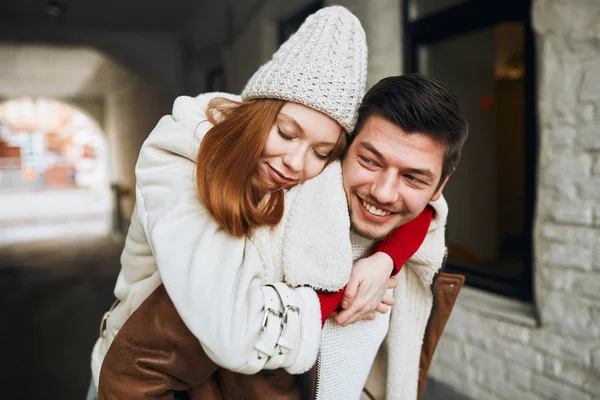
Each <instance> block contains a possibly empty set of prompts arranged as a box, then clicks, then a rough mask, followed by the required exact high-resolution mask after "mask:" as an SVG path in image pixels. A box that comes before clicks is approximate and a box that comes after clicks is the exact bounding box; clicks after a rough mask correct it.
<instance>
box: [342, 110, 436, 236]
mask: <svg viewBox="0 0 600 400" xmlns="http://www.w3.org/2000/svg"><path fill="white" fill-rule="evenodd" d="M444 152H445V146H444V144H443V143H440V142H438V141H435V140H433V139H432V138H430V137H429V136H426V135H423V134H419V133H413V134H410V135H408V134H406V133H405V132H404V131H403V130H402V129H401V128H400V127H398V126H397V125H395V124H393V123H391V122H389V121H388V120H386V119H385V118H383V117H380V116H378V115H373V116H370V117H369V118H368V119H367V120H366V121H365V124H364V125H363V127H362V129H361V130H360V132H357V137H356V138H355V139H354V142H353V143H352V145H351V146H350V148H349V149H348V152H347V154H346V157H345V158H344V161H343V163H342V166H343V179H344V190H345V192H346V197H347V198H348V208H349V210H350V219H351V222H352V228H353V230H354V231H355V232H357V233H358V234H360V235H362V236H365V237H368V238H371V239H381V238H383V237H385V236H387V235H388V234H390V233H391V232H392V231H393V230H394V229H395V228H397V227H398V226H400V225H403V224H405V223H407V222H409V221H410V220H412V219H414V218H415V217H417V216H418V215H419V214H420V213H421V212H422V211H423V209H424V208H425V206H427V203H429V201H430V200H437V199H439V198H440V196H441V194H442V190H443V189H444V186H445V184H446V182H447V180H448V178H446V179H445V180H444V182H443V183H442V184H441V185H439V188H438V184H439V182H440V178H441V174H442V163H443V160H444Z"/></svg>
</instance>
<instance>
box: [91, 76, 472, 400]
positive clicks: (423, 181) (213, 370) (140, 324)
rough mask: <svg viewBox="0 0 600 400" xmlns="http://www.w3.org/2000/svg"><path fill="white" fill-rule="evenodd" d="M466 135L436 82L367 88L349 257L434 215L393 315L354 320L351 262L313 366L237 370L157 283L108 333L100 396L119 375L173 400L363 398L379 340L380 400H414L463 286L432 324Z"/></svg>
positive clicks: (359, 309)
mask: <svg viewBox="0 0 600 400" xmlns="http://www.w3.org/2000/svg"><path fill="white" fill-rule="evenodd" d="M466 137H467V124H466V122H465V121H464V119H463V118H462V117H461V115H460V108H459V105H458V100H457V98H456V96H454V95H453V94H452V93H451V92H450V91H448V90H447V89H446V88H445V87H444V86H443V85H441V84H440V83H438V82H436V81H434V80H431V79H429V78H426V77H424V76H421V75H416V74H412V75H404V76H400V77H390V78H386V79H384V80H382V81H380V82H379V83H378V84H376V85H375V86H374V87H373V88H371V89H370V90H369V92H368V93H367V94H366V95H365V97H364V100H363V103H362V106H361V108H360V110H359V116H358V122H357V125H356V132H355V135H354V136H353V140H352V143H351V144H350V146H349V148H348V150H347V153H346V154H345V156H344V159H343V162H342V172H343V186H344V191H345V193H346V197H347V201H348V209H349V211H350V220H351V226H352V232H351V237H352V245H353V253H354V254H353V256H354V259H358V258H361V257H364V256H365V255H366V254H368V252H369V249H371V248H372V247H373V245H375V244H376V243H377V242H378V241H380V240H381V239H383V238H386V237H387V236H388V235H390V234H392V232H395V231H396V232H397V231H399V230H400V229H401V228H400V227H402V226H406V225H407V224H408V223H409V222H411V221H415V220H416V219H417V218H418V217H419V216H421V215H423V214H424V213H430V214H429V215H431V213H432V212H433V219H432V221H431V225H430V227H429V232H428V234H427V236H426V238H425V240H424V242H423V244H422V245H421V247H420V248H419V250H418V251H417V252H416V253H415V254H414V255H413V256H412V257H411V258H410V260H409V261H408V262H407V263H406V265H405V266H404V267H403V269H402V270H401V272H400V274H399V275H398V279H397V280H398V283H399V286H398V288H397V289H396V290H395V292H394V296H395V298H396V305H395V307H394V309H393V311H392V313H391V316H390V314H381V315H378V316H377V318H375V320H374V321H363V322H359V323H354V322H356V321H358V320H359V319H362V318H364V316H365V315H364V313H365V312H367V313H370V312H371V311H372V308H369V307H365V306H364V304H361V303H363V302H364V301H363V296H362V295H361V292H363V291H368V290H369V288H365V287H363V286H362V285H360V282H361V281H362V278H361V276H362V277H364V276H366V274H368V271H367V270H365V268H361V267H360V266H358V265H356V266H355V271H354V272H353V275H352V278H351V281H350V282H349V286H348V290H349V291H350V293H347V296H346V297H345V298H344V300H343V301H342V306H343V307H344V308H346V309H345V310H343V311H341V312H339V313H338V314H336V315H335V316H334V318H333V319H329V320H327V322H326V323H325V325H324V328H323V334H322V339H321V347H320V353H319V359H318V361H317V367H316V368H315V369H313V374H304V375H302V378H298V377H296V376H291V375H289V374H288V373H286V372H285V371H283V370H281V369H278V370H276V371H275V372H273V373H270V372H266V373H263V374H258V375H241V374H236V373H233V372H231V371H226V370H223V369H219V368H218V366H216V364H214V363H213V362H212V360H211V359H210V358H209V357H208V356H207V355H206V353H205V352H204V351H203V349H202V346H200V345H199V343H198V341H197V340H196V339H195V337H194V336H193V335H192V334H191V333H190V332H189V331H188V330H187V329H186V327H185V325H184V324H183V322H182V321H181V319H180V318H179V317H178V315H177V312H176V311H175V309H174V307H173V305H172V303H170V301H169V298H168V296H167V295H166V293H165V292H164V289H163V290H162V291H161V288H159V289H157V292H155V293H154V294H153V295H152V296H150V298H149V299H148V300H147V301H146V302H145V303H144V304H143V305H142V306H141V307H140V309H138V311H136V312H135V313H134V314H133V315H132V316H131V319H132V320H135V321H134V322H133V323H131V324H129V321H128V323H127V324H126V325H124V326H123V328H122V330H121V331H120V333H119V334H118V335H117V337H116V338H115V341H114V342H113V345H112V346H111V349H110V350H109V352H108V354H107V356H106V359H105V361H104V364H103V365H102V373H101V376H100V388H101V391H100V398H101V399H102V398H103V396H104V395H103V391H102V386H103V383H104V384H105V385H107V386H108V385H115V382H118V380H119V379H121V378H123V377H127V380H126V381H127V382H128V386H127V387H121V388H120V389H119V390H120V395H121V396H125V397H127V398H147V397H149V395H139V392H136V390H138V389H139V387H137V388H136V387H135V384H141V385H145V386H143V387H144V388H146V387H148V388H150V387H151V388H152V390H153V392H152V393H153V394H152V397H153V398H169V396H172V394H170V393H171V392H170V390H171V389H174V390H188V393H189V394H190V396H191V397H192V398H194V399H195V398H198V399H200V398H203V399H213V398H215V399H216V398H225V399H229V398H239V397H240V396H244V397H245V398H257V399H258V398H267V399H268V398H290V399H291V398H298V397H299V396H301V395H302V393H304V394H305V395H307V397H310V398H318V399H339V398H344V399H346V398H358V397H359V396H360V391H361V389H362V387H363V385H364V383H365V381H366V379H367V375H368V372H369V369H370V367H371V364H372V362H373V358H374V357H375V354H376V352H377V350H378V348H379V347H380V345H381V343H382V342H383V340H384V338H386V339H387V340H386V342H387V343H388V353H389V354H388V356H387V358H388V360H387V371H388V374H387V384H386V387H387V397H388V398H394V399H396V398H397V399H403V400H404V399H411V400H412V399H414V398H416V396H417V392H418V390H419V389H418V387H417V386H418V383H419V371H421V372H424V373H425V374H426V372H427V368H428V361H430V359H431V355H432V352H433V348H435V344H436V342H437V338H439V335H440V334H441V331H442V329H443V325H444V323H445V319H444V318H447V316H448V314H449V311H450V308H451V303H452V302H453V299H454V298H455V296H456V294H457V291H456V289H457V288H458V287H459V286H460V284H462V281H461V280H460V279H459V280H454V281H452V283H450V284H448V285H447V287H448V288H451V287H452V285H454V291H453V292H452V293H449V295H448V296H444V297H442V298H440V302H441V303H443V304H444V305H445V306H447V307H446V308H445V310H442V311H445V313H444V315H442V317H443V318H442V320H441V322H438V321H437V319H436V318H434V316H432V318H431V321H430V315H431V313H432V305H433V294H432V291H431V288H430V287H431V285H432V284H433V280H434V276H435V275H436V273H437V272H438V271H439V269H440V267H441V265H442V263H443V258H444V255H445V244H444V226H445V222H446V215H447V206H446V204H445V201H444V200H443V198H442V197H441V194H442V191H443V189H444V187H445V185H446V183H447V182H448V179H449V178H450V176H451V175H452V173H453V172H454V170H455V168H456V166H457V164H458V161H459V159H460V153H461V149H462V146H463V144H464V142H465V140H466ZM395 237H396V236H395V235H392V236H391V237H390V239H388V240H386V241H385V242H387V245H388V246H395V247H402V246H403V245H404V243H403V242H394V238H395ZM396 267H398V268H399V267H400V266H399V265H397V266H396ZM438 281H439V280H438ZM357 282H358V283H359V284H357ZM356 288H358V293H356ZM384 289H385V288H384ZM354 296H356V298H354ZM448 300H450V301H449V302H448ZM345 302H347V303H348V304H346V303H345ZM438 309H439V308H438ZM284 314H285V313H284ZM265 315H266V314H265ZM428 321H429V324H428ZM286 323H287V320H286V319H285V317H283V318H281V329H280V333H279V335H280V337H283V336H284V334H283V332H285V330H286ZM128 324H129V325H128ZM348 324H351V325H348ZM344 325H345V327H343V326H344ZM132 326H134V327H137V328H135V329H132V328H131V327H132ZM265 326H266V325H265ZM426 328H427V329H428V332H427V334H426V332H425V331H426ZM136 329H137V330H136ZM140 329H141V330H142V331H140ZM268 329H272V328H270V327H269V328H268ZM432 330H436V331H435V332H433V333H432ZM144 335H146V338H144V337H143V336H144ZM147 337H151V339H150V340H148V339H147ZM140 338H141V340H140ZM288 338H289V336H288ZM154 339H155V340H154ZM152 340H154V341H152ZM423 342H424V346H423V348H422V346H421V344H422V343H423ZM115 343H116V344H115ZM268 352H270V350H269V351H268ZM271 354H272V352H271ZM140 360H142V361H143V362H141V363H140V362H139V361H140ZM420 362H421V365H420ZM315 373H316V380H315V379H314V378H315V375H314V374H315ZM132 377H134V378H135V379H133V380H132V379H131V378H132ZM311 378H312V379H311ZM299 379H301V381H299ZM421 382H422V379H421ZM165 389H166V390H165ZM128 390H129V391H128ZM146 392H147V391H146ZM136 396H137V397H136ZM286 396H287V397H286ZM104 397H105V398H110V395H107V396H104ZM171 398H172V397H171Z"/></svg>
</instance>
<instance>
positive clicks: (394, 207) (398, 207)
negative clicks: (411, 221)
mask: <svg viewBox="0 0 600 400" xmlns="http://www.w3.org/2000/svg"><path fill="white" fill-rule="evenodd" d="M353 192H354V194H355V195H356V196H358V197H359V198H361V199H362V200H365V201H367V202H368V203H371V204H373V205H374V206H375V207H377V208H379V209H382V210H387V211H391V212H393V213H395V214H399V215H401V216H403V217H406V216H407V215H409V214H410V211H409V210H408V209H407V208H406V207H403V206H402V204H393V203H388V204H382V203H380V202H379V201H378V200H377V199H376V198H375V197H373V196H372V195H371V194H370V193H363V192H358V191H356V190H355V191H353Z"/></svg>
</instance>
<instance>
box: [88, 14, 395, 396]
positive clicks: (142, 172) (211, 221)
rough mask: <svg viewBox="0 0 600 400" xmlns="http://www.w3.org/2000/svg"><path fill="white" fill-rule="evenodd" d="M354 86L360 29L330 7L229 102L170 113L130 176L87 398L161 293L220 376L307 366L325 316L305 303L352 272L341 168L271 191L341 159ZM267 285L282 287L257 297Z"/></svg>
mask: <svg viewBox="0 0 600 400" xmlns="http://www.w3.org/2000/svg"><path fill="white" fill-rule="evenodd" d="M365 80H366V41H365V38H364V32H363V30H362V27H361V26H360V23H359V22H358V20H357V19H356V18H355V17H354V16H353V15H352V14H351V13H349V12H348V11H347V10H345V9H344V8H342V7H329V8H326V9H323V10H321V11H319V12H318V13H316V14H315V15H313V16H311V17H309V18H308V19H307V21H306V22H305V24H303V26H302V27H301V28H300V29H299V31H298V32H297V33H296V34H295V35H294V36H292V38H291V39H290V40H288V42H286V43H284V44H283V45H282V47H281V48H280V50H279V51H278V52H277V53H276V54H275V55H274V57H273V59H272V60H271V61H270V62H269V63H267V64H266V65H264V66H263V67H261V69H260V70H259V71H258V72H257V73H256V74H255V75H254V76H253V77H252V78H251V80H250V81H249V83H248V85H247V86H246V88H245V89H244V92H243V93H242V97H241V100H242V102H241V103H235V101H236V100H237V99H236V98H235V97H232V96H229V95H225V94H217V95H210V94H209V95H203V96H200V97H198V98H196V99H192V98H179V99H178V100H177V101H176V102H175V105H174V108H173V115H172V116H166V117H163V119H161V121H160V122H159V123H158V125H157V127H156V128H155V130H154V131H153V132H152V133H151V134H150V136H149V138H148V139H147V141H146V142H145V143H144V145H143V147H142V150H141V152H140V158H139V160H138V163H137V165H136V178H137V185H136V207H135V211H134V216H133V218H132V224H131V227H130V230H129V233H128V236H127V240H126V245H125V249H124V251H123V255H122V258H121V261H122V264H123V265H122V270H121V273H120V274H119V278H118V281H117V285H116V288H115V295H116V297H117V298H118V299H119V300H120V303H119V304H118V305H117V306H116V307H115V308H114V310H112V312H111V313H110V316H109V317H108V319H107V321H106V329H104V330H102V334H101V338H100V339H99V340H98V341H97V343H96V345H95V347H94V351H93V355H92V370H93V377H94V383H95V385H94V386H96V387H97V385H98V379H99V372H100V367H101V365H102V360H103V357H104V355H105V354H106V352H107V350H108V348H109V346H110V344H111V342H112V340H113V338H114V337H115V335H116V334H117V332H118V331H119V329H120V328H121V327H122V326H123V324H124V323H125V321H126V320H127V318H128V317H129V315H131V313H132V312H133V311H135V310H136V309H137V308H138V306H139V305H140V304H141V303H142V302H143V301H144V299H145V298H146V297H148V295H149V294H150V293H151V292H152V291H153V290H154V289H156V288H157V287H158V286H159V285H160V284H161V283H163V284H164V287H165V288H166V291H167V292H168V293H169V296H170V297H171V300H172V301H173V303H174V305H175V307H176V309H177V311H178V313H179V315H180V316H181V318H182V319H183V320H184V321H185V324H186V325H187V327H188V328H189V329H190V331H191V332H193V333H194V335H195V336H196V337H197V338H198V339H199V340H200V342H201V344H202V347H203V348H204V350H205V351H206V353H207V354H208V355H209V356H210V358H211V359H212V360H213V361H214V362H216V363H217V364H218V365H220V366H221V367H224V368H227V369H229V370H232V371H236V372H243V373H247V374H252V373H256V372H257V371H259V370H261V369H263V368H267V369H275V368H279V367H283V368H286V370H288V371H289V372H291V373H300V372H304V371H306V370H308V369H309V368H310V367H311V366H312V365H313V364H314V362H315V359H316V354H317V351H318V346H319V336H320V332H319V328H320V325H321V323H322V318H325V316H326V315H325V314H326V313H321V308H322V305H323V304H322V303H321V302H320V301H319V298H318V297H317V295H316V293H315V290H323V291H328V292H336V291H338V290H340V289H341V288H342V287H343V286H344V285H345V283H346V282H347V281H348V278H349V276H350V272H351V267H352V256H351V254H352V251H351V248H350V243H349V240H348V230H349V224H348V217H347V209H346V200H345V197H344V194H343V191H342V190H340V191H335V190H334V191H332V193H329V192H326V193H325V192H324V190H327V189H328V188H331V187H338V188H340V189H341V181H340V167H339V164H338V163H333V164H332V165H330V166H329V167H328V168H327V170H326V171H325V173H323V174H321V175H319V176H318V177H316V178H315V179H312V180H310V181H307V182H306V183H304V184H303V185H300V186H296V187H294V188H293V189H291V190H289V191H288V190H285V191H284V190H279V189H281V188H289V187H291V186H294V185H297V184H298V183H301V182H304V181H306V180H307V179H310V178H313V177H315V176H316V175H318V174H319V173H321V171H323V169H324V168H325V166H326V165H327V164H328V163H330V162H331V161H333V160H335V159H336V158H337V157H339V155H340V154H341V152H342V150H343V148H344V144H345V135H346V134H347V133H348V132H351V131H352V128H353V124H354V121H355V116H356V110H357V107H358V104H359V102H360V100H361V98H362V94H363V91H364V84H365ZM223 97H225V98H227V99H222V98H223ZM200 141H201V144H199V143H200ZM198 147H199V151H197V149H198ZM194 161H196V163H195V164H194ZM194 169H195V171H194ZM194 172H195V174H196V176H195V178H194ZM232 172H233V173H232ZM198 193H199V196H200V200H201V201H198ZM284 197H285V199H284ZM284 200H285V203H286V205H287V207H285V208H284V207H283V204H284ZM315 200H317V201H318V203H315ZM307 212H308V214H307ZM280 222H281V223H280ZM273 226H275V228H274V229H268V227H273ZM315 228H316V229H317V233H318V234H314V232H315ZM380 259H381V260H383V261H381V262H378V263H376V265H374V267H373V270H374V275H373V276H374V279H380V280H381V281H383V280H385V281H387V279H388V278H389V274H390V272H391V269H392V263H391V260H390V259H389V257H387V256H386V257H385V258H380ZM375 271H379V273H375ZM316 278H323V279H320V280H319V279H316ZM278 281H285V282H287V283H288V284H290V285H293V286H294V287H289V286H286V285H283V286H281V285H265V284H264V283H265V282H278ZM307 284H308V285H310V286H311V287H304V286H303V287H299V286H300V285H307ZM388 303H390V300H389V298H388ZM284 305H287V306H289V307H288V308H290V309H292V308H291V307H292V306H293V310H297V311H292V312H290V313H289V314H286V316H287V317H289V319H286V322H287V325H286V328H285V335H286V337H285V338H286V339H288V343H287V345H286V346H283V345H281V341H280V340H277V339H278V338H279V339H281V337H283V333H282V332H283V329H282V327H283V324H281V323H280V322H281V321H282V319H281V314H280V313H278V312H276V311H274V309H275V308H277V307H282V306H284ZM265 310H266V311H265ZM298 311H299V312H298ZM330 311H331V310H330ZM278 314H279V315H278ZM271 338H275V339H276V340H275V341H269V340H270V339H271ZM274 350H277V351H274ZM92 389H93V388H92Z"/></svg>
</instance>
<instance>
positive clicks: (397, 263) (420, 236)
mask: <svg viewBox="0 0 600 400" xmlns="http://www.w3.org/2000/svg"><path fill="white" fill-rule="evenodd" d="M432 217H433V208H432V207H431V206H427V207H425V209H424V210H423V212H422V213H421V214H420V215H419V216H418V217H417V218H415V219H413V220H412V221H410V222H408V223H407V224H404V225H402V226H399V227H398V228H396V230H395V231H394V232H392V234H391V235H390V236H388V237H387V238H385V239H384V240H382V241H381V242H379V243H377V246H375V249H374V251H373V252H374V253H375V252H378V251H381V252H383V253H385V254H387V255H389V256H390V257H391V258H392V260H393V261H394V270H393V271H392V276H394V275H396V274H398V272H400V269H401V268H402V266H403V265H404V263H406V262H407V261H408V259H409V258H411V257H412V256H413V254H415V253H416V252H417V250H419V247H421V244H423V241H424V240H425V236H427V231H428V230H429V225H430V224H431V219H432Z"/></svg>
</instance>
